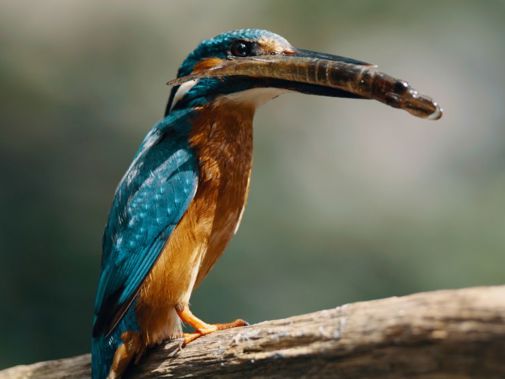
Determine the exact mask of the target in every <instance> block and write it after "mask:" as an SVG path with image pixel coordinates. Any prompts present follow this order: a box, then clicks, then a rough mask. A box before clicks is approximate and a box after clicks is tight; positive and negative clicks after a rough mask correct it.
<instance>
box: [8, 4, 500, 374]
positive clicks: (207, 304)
mask: <svg viewBox="0 0 505 379" xmlns="http://www.w3.org/2000/svg"><path fill="white" fill-rule="evenodd" d="M239 27H260V28H266V29H270V30H272V31H274V32H277V33H279V34H281V35H283V36H284V37H286V38H287V39H288V40H290V41H291V42H292V43H293V44H294V45H295V46H299V47H304V48H309V49H313V50H318V51H324V52H329V53H335V54H340V55H346V56H350V57H354V58H357V59H361V60H364V61H368V62H372V63H376V64H378V65H380V67H381V69H382V70H384V71H385V72H387V73H390V74H392V75H395V76H398V77H400V78H404V79H407V80H409V81H410V82H411V83H412V84H413V85H414V86H415V87H416V88H418V89H419V90H420V91H421V92H424V93H427V94H429V95H432V96H433V97H434V98H436V100H437V101H439V102H440V103H441V104H442V105H443V107H444V108H445V111H446V113H445V115H444V118H443V119H442V120H440V121H438V122H430V121H425V120H421V119H416V118H414V117H412V116H410V115H408V114H407V113H406V112H402V111H398V110H394V109H392V108H388V107H385V106H384V105H382V104H379V103H376V102H372V101H356V100H346V99H331V98H319V97H315V96H303V95H299V94H288V95H285V96H283V97H282V98H280V99H277V100H275V101H273V102H271V103H269V104H268V105H266V106H264V107H263V108H262V109H260V110H259V111H258V113H257V115H256V119H255V157H254V160H255V161H254V164H255V167H254V171H253V178H252V187H251V194H250V201H249V205H248V208H247V211H246V213H245V217H244V220H243V223H242V226H241V229H240V232H239V233H238V235H237V236H236V238H235V239H234V240H233V241H232V243H231V244H230V246H229V247H228V249H227V251H226V253H225V255H224V256H223V258H222V259H221V260H220V262H219V263H218V264H217V265H216V267H215V268H214V270H213V271H212V272H211V274H210V275H209V276H208V278H207V279H206V281H205V282H204V283H203V286H202V287H201V288H199V289H198V290H197V291H196V292H195V293H194V296H193V298H192V306H193V311H194V312H195V313H196V314H197V315H199V316H201V317H202V318H204V319H206V320H208V321H211V322H218V321H228V320H232V319H235V318H236V317H242V318H245V319H247V320H249V321H251V322H256V321H260V320H265V319H272V318H278V317H285V316H289V315H294V314H299V313H306V312H310V311H315V310H319V309H324V308H331V307H335V306H337V305H341V304H344V303H347V302H353V301H358V300H366V299H374V298H380V297H386V296H393V295H402V294H407V293H412V292H418V291H426V290H434V289H440V288H456V287H465V286H476V285H488V284H499V283H503V282H504V280H505V272H504V246H505V233H504V227H505V170H504V166H505V125H504V123H505V100H504V99H505V75H504V69H503V62H504V61H505V43H504V39H505V33H504V32H505V3H504V2H503V1H480V2H478V1H415V2H414V1H371V0H370V1H338V2H337V1H268V0H265V1H231V0H230V1H161V0H158V1H119V0H117V1H107V2H104V1H98V0H93V1H73V0H72V1H67V0H48V1H39V2H37V1H17V0H16V1H14V0H12V1H9V0H8V1H6V0H2V1H1V2H0V107H1V124H0V125H1V126H0V128H1V129H0V173H1V176H0V178H1V179H0V257H1V263H0V367H7V366H10V365H14V364H19V363H29V362H33V361H39V360H44V359H51V358H58V357H65V356H71V355H74V354H79V353H84V352H87V351H88V350H89V334H90V323H91V316H92V307H93V298H94V291H95V285H96V280H97V276H98V270H99V259H100V242H101V234H102V229H103V226H104V223H105V220H106V216H107V212H108V208H109V206H110V203H111V199H112V196H113V193H114V189H115V186H116V184H117V183H118V181H119V179H120V178H121V176H122V175H123V173H124V171H125V170H126V168H127V167H128V165H129V162H130V160H131V158H132V156H133V154H134V152H135V150H136V149H137V147H138V144H139V143H140V141H141V139H142V138H143V136H144V135H145V133H146V132H147V131H148V129H149V128H150V127H151V126H152V125H153V124H154V123H155V122H156V121H157V120H158V119H159V118H160V117H161V116H162V112H163V109H164V106H165V102H166V99H167V96H168V93H169V88H168V87H167V86H165V84H164V83H165V82H166V81H167V80H168V79H171V78H173V77H174V75H175V72H176V70H177V67H178V65H179V63H180V62H181V61H182V60H183V59H184V57H185V56H186V55H187V54H188V53H189V52H190V51H191V50H192V49H193V48H194V47H195V46H196V45H197V44H198V42H199V41H200V40H201V39H203V38H209V37H212V36H213V35H215V34H218V33H220V32H223V31H225V30H229V29H234V28H239Z"/></svg>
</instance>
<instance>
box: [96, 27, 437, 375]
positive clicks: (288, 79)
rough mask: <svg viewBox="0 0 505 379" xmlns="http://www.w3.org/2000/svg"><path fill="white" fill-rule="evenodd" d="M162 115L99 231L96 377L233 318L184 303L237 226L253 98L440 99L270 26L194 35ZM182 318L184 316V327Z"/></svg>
mask: <svg viewBox="0 0 505 379" xmlns="http://www.w3.org/2000/svg"><path fill="white" fill-rule="evenodd" d="M169 84H170V85H172V89H171V93H170V96H169V99H168V103H167V106H166V110H165V114H164V117H163V119H162V120H161V121H159V122H158V123H157V124H156V125H154V127H153V128H152V129H151V130H150V131H149V132H148V133H147V135H146V137H145V138H144V140H143V141H142V143H141V145H140V147H139V149H138V151H137V153H136V154H135V156H134V158H133V161H132V163H131V164H130V166H129V168H128V170H127V171H126V173H125V174H124V176H123V178H122V179H121V181H120V183H119V185H118V187H117V189H116V192H115V195H114V199H113V202H112V206H111V209H110V212H109V216H108V220H107V224H106V227H105V231H104V235H103V241H102V250H103V253H102V260H101V272H100V276H99V282H98V289H97V292H96V300H95V308H94V318H93V330H92V377H93V378H94V379H102V378H119V377H121V375H122V374H123V373H124V372H125V370H126V369H127V367H128V366H129V365H130V364H132V363H134V362H135V363H136V362H138V360H139V359H140V357H141V356H142V355H143V353H144V352H145V350H146V349H147V348H149V347H152V346H155V345H157V344H160V343H161V342H163V341H165V340H169V339H175V338H183V340H182V341H183V345H185V344H188V343H190V342H191V341H193V340H195V339H196V338H198V337H201V336H204V335H207V334H209V333H212V332H215V331H217V330H222V329H228V328H234V327H241V326H245V325H247V323H246V322H245V321H243V320H241V319H237V320H235V321H232V322H228V323H222V324H210V323H207V322H205V321H203V320H201V319H199V318H198V317H197V316H195V315H194V314H193V313H192V312H191V310H190V307H189V300H190V297H191V293H192V291H193V290H194V289H195V288H196V287H198V285H200V283H201V282H202V280H203V279H204V278H205V277H206V275H207V274H208V273H209V271H210V269H211V268H212V267H213V265H214V264H215V263H216V261H217V259H218V258H219V257H220V256H221V255H222V254H223V251H224V250H225V247H226V245H227V244H228V242H229V241H230V239H231V238H232V237H233V235H234V234H235V233H236V232H237V229H238V227H239V224H240V220H241V218H242V214H243V212H244V208H245V204H246V201H247V196H248V191H249V182H250V177H251V169H252V156H253V117H254V113H255V111H256V108H257V107H258V106H260V105H262V104H264V103H265V102H267V101H269V100H271V99H273V98H275V97H277V96H279V95H281V94H283V93H286V92H300V93H305V94H314V95H323V96H331V97H344V98H356V99H375V100H378V101H381V102H383V103H385V104H387V105H390V106H393V107H396V108H401V109H404V110H406V111H408V112H409V113H411V114H413V115H415V116H418V117H423V118H429V119H438V118H440V117H441V115H442V110H441V108H440V107H439V105H438V104H437V103H435V102H434V101H433V100H432V99H431V98H429V97H427V96H424V95H420V94H419V93H418V92H417V91H416V90H414V89H413V88H412V87H411V86H410V85H409V84H408V83H407V82H405V81H403V80H399V79H396V78H394V77H392V76H389V75H387V74H384V73H382V72H380V71H378V70H377V66H375V65H371V64H369V63H365V62H363V61H359V60H356V59H351V58H346V57H342V56H337V55H331V54H323V53H317V52H314V51H310V50H305V49H299V48H296V47H294V46H293V45H291V44H290V43H289V42H288V41H287V40H286V39H285V38H283V37H281V36H279V35H277V34H274V33H272V32H269V31H266V30H259V29H240V30H234V31H230V32H226V33H222V34H219V35H217V36H216V37H214V38H211V39H208V40H204V41H202V42H201V43H200V44H199V45H198V47H197V48H196V49H195V50H194V51H193V52H192V53H190V54H189V56H188V57H187V58H186V59H185V60H184V62H183V63H182V65H181V66H180V68H179V70H178V74H177V78H176V79H174V80H172V81H170V82H169ZM182 323H185V324H187V325H189V326H190V327H192V328H193V329H194V331H193V332H192V333H183V331H182Z"/></svg>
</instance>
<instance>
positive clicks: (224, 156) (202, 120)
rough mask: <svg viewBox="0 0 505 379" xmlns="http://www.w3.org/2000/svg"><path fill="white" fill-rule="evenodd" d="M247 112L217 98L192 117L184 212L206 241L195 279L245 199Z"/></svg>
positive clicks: (216, 252) (234, 224) (228, 233)
mask: <svg viewBox="0 0 505 379" xmlns="http://www.w3.org/2000/svg"><path fill="white" fill-rule="evenodd" d="M253 115H254V107H253V106H249V105H240V104H236V103H233V104H231V103H228V102H217V103H213V104H212V105H209V106H207V107H204V108H202V109H201V110H200V111H199V112H198V114H197V115H196V116H195V119H194V120H193V127H192V131H191V134H190V145H191V147H192V148H193V149H194V150H195V152H196V155H197V157H198V163H199V170H200V171H199V181H198V189H197V192H196V195H195V198H194V200H193V202H192V204H191V206H190V209H188V213H187V217H190V218H191V219H193V222H192V223H191V224H192V225H193V228H192V230H191V231H189V232H190V234H192V235H193V237H194V238H195V240H196V241H199V242H200V243H203V244H205V245H206V246H205V247H206V249H205V254H204V257H203V258H202V260H201V267H200V270H199V273H198V278H197V280H196V282H197V284H198V283H199V282H200V281H201V279H203V277H204V276H205V275H206V274H207V272H208V271H209V270H210V268H211V267H212V265H213V264H214V263H215V261H216V260H217V258H219V256H220V255H221V254H222V252H223V250H224V248H225V246H226V244H227V243H228V241H229V240H230V239H231V237H232V236H233V234H234V232H235V231H236V229H237V228H238V224H239V222H240V218H241V215H242V212H243V209H244V207H245V203H246V201H247V194H248V188H249V178H250V174H251V167H252V139H253V138H252V133H253V132H252V119H253Z"/></svg>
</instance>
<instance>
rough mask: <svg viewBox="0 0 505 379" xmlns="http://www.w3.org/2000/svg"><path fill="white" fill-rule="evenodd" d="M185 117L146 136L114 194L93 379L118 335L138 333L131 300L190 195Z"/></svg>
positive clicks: (194, 171)
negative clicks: (130, 331)
mask: <svg viewBox="0 0 505 379" xmlns="http://www.w3.org/2000/svg"><path fill="white" fill-rule="evenodd" d="M190 114H191V111H190V110H180V111H176V112H173V113H171V114H170V115H169V116H167V117H166V118H165V119H164V120H162V121H161V122H160V123H158V124H157V125H156V126H155V127H154V128H153V129H152V130H151V131H150V132H149V134H148V135H147V136H146V138H145V139H144V141H143V142H142V144H141V146H140V148H139V151H138V152H137V154H136V156H135V158H134V161H133V162H132V164H131V166H130V167H129V169H128V171H127V172H126V174H125V176H124V177H123V179H122V180H121V182H120V184H119V186H118V188H117V190H116V194H115V196H114V201H113V204H112V208H111V211H110V214H109V219H108V222H107V226H106V228H105V233H104V237H103V255H102V268H101V274H100V278H99V284H98V290H97V296H96V301H95V316H94V322H93V346H92V351H93V377H95V378H102V377H104V375H105V376H106V375H107V373H108V370H109V367H110V364H111V361H112V357H113V355H114V351H115V349H116V348H117V347H118V346H119V344H120V343H121V342H122V341H121V340H120V336H121V333H122V332H124V331H126V330H133V331H135V330H137V329H138V325H137V324H136V318H135V312H134V308H135V307H134V306H132V305H134V304H133V303H134V302H135V295H136V293H137V291H138V289H139V287H140V285H141V284H142V282H143V280H144V279H145V277H146V276H147V274H148V273H149V271H150V270H151V268H152V267H153V265H154V263H155V262H156V260H157V258H158V256H159V255H160V253H161V251H162V249H163V246H164V244H165V242H166V241H167V239H168V237H169V236H170V234H171V232H172V231H173V229H174V228H175V226H176V225H177V223H178V222H179V220H180V219H181V217H182V215H183V214H184V212H185V211H186V209H187V208H188V205H189V203H190V202H191V200H192V198H193V196H194V194H195V192H196V187H197V178H198V165H197V159H196V156H195V153H194V152H193V151H192V149H191V148H190V146H189V144H188V143H189V142H188V135H189V131H190V129H191V124H190V121H189V118H190V117H189V116H190Z"/></svg>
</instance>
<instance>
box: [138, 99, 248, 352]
mask: <svg viewBox="0 0 505 379" xmlns="http://www.w3.org/2000/svg"><path fill="white" fill-rule="evenodd" d="M253 114H254V108H253V107H252V106H246V105H242V106H240V105H237V104H230V103H229V102H226V101H223V102H218V103H213V104H211V105H208V106H206V107H203V108H202V109H200V111H199V112H198V116H197V118H196V119H194V120H193V128H192V132H191V135H190V145H191V146H192V147H193V149H194V150H195V152H196V153H197V157H198V160H199V168H200V175H199V181H198V188H197V191H196V194H195V198H194V199H193V201H192V202H191V204H190V206H189V208H188V210H187V211H186V213H185V214H184V216H183V218H182V219H181V221H180V222H179V224H178V225H177V227H176V228H175V229H174V232H173V233H172V235H171V236H170V238H169V239H168V241H167V243H166V245H165V247H164V249H163V252H162V253H161V255H160V258H159V259H158V261H157V262H156V264H155V265H154V267H153V269H152V270H151V272H150V274H149V275H148V277H147V278H146V281H145V282H144V284H143V285H142V287H141V290H140V293H139V297H138V301H137V316H138V319H139V324H140V327H141V330H144V331H145V334H146V335H148V336H149V338H147V339H148V344H152V343H156V342H159V341H161V340H162V339H164V338H167V337H172V336H173V331H170V330H169V329H170V327H168V325H171V324H173V322H174V320H173V317H174V311H173V310H174V307H175V305H177V304H181V305H185V304H187V303H188V302H189V298H190V296H191V292H192V290H193V288H194V286H195V285H198V284H199V283H200V282H201V281H202V280H203V278H204V277H205V276H206V274H207V273H208V272H209V270H210V269H211V268H212V266H213V265H214V263H215V262H216V260H217V259H218V258H219V257H220V256H221V254H222V253H223V251H224V249H225V247H226V245H227V243H228V242H229V241H230V239H231V237H232V236H233V234H234V231H235V229H236V227H237V224H238V222H239V220H240V216H241V213H242V211H243V208H244V206H245V203H246V200H247V193H248V188H249V178H250V174H251V167H252V119H253ZM175 317H176V316H175ZM167 328H168V329H167ZM172 329H173V328H172Z"/></svg>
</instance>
